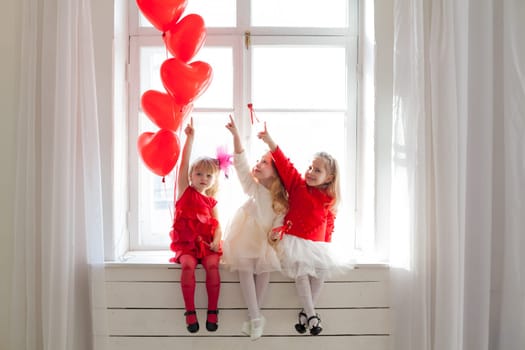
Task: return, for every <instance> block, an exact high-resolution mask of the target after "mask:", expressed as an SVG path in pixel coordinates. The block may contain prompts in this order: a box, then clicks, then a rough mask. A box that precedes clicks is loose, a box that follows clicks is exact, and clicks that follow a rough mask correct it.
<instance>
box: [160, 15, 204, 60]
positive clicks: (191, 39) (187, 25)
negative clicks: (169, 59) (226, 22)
mask: <svg viewBox="0 0 525 350" xmlns="http://www.w3.org/2000/svg"><path fill="white" fill-rule="evenodd" d="M163 39H164V43H165V44H166V47H167V48H168V51H169V52H170V53H171V54H172V55H173V56H174V57H177V58H178V59H180V60H181V61H183V62H188V61H189V60H191V59H192V58H193V56H195V54H196V53H197V52H198V51H199V50H200V48H201V47H202V44H204V40H205V39H206V28H205V27H204V20H203V19H202V17H201V16H199V15H196V14H194V13H192V14H189V15H187V16H185V17H183V18H182V19H181V20H180V21H179V22H177V23H175V24H173V25H171V26H170V28H169V29H168V30H167V31H166V32H165V33H164V35H163Z"/></svg>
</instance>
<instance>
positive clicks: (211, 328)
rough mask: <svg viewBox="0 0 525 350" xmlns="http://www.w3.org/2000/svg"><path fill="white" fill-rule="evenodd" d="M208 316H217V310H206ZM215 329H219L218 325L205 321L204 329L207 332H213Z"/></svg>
mask: <svg viewBox="0 0 525 350" xmlns="http://www.w3.org/2000/svg"><path fill="white" fill-rule="evenodd" d="M210 314H215V315H218V314H219V310H208V315H210ZM217 328H219V325H218V324H217V322H209V321H208V320H206V329H207V330H208V331H209V332H215V331H216V330H217Z"/></svg>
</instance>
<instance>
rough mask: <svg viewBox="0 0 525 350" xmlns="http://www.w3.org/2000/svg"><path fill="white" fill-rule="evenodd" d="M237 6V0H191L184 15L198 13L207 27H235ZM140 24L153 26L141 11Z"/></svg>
mask: <svg viewBox="0 0 525 350" xmlns="http://www.w3.org/2000/svg"><path fill="white" fill-rule="evenodd" d="M235 6H236V1H235V0H190V1H188V5H187V6H186V10H185V11H184V13H183V14H182V17H184V16H186V15H188V14H190V13H196V14H198V15H200V16H201V17H202V18H203V19H204V24H205V26H206V27H207V28H210V27H235V26H236V23H237V21H236V16H237V15H236V9H235ZM182 17H181V18H182ZM179 20H180V19H179ZM139 25H140V26H141V27H153V25H152V24H151V23H150V22H149V21H148V20H147V19H146V17H144V15H142V13H141V12H140V11H139Z"/></svg>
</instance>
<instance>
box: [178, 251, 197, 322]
mask: <svg viewBox="0 0 525 350" xmlns="http://www.w3.org/2000/svg"><path fill="white" fill-rule="evenodd" d="M180 264H181V268H182V272H181V275H180V286H181V290H182V296H183V298H184V305H185V307H186V323H187V324H188V325H191V324H195V323H197V315H196V314H195V313H191V312H192V311H195V267H196V266H197V259H196V258H195V257H193V256H191V255H187V254H186V255H183V256H181V257H180Z"/></svg>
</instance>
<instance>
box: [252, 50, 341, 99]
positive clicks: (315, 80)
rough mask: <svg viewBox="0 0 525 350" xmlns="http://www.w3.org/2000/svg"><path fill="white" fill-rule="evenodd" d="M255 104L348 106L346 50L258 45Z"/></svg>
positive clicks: (254, 65)
mask: <svg viewBox="0 0 525 350" xmlns="http://www.w3.org/2000/svg"><path fill="white" fill-rule="evenodd" d="M252 65H253V80H252V84H253V90H252V92H253V103H254V105H255V106H257V107H261V108H269V107H271V108H288V109H290V108H301V109H305V108H309V109H344V108H346V66H345V49H344V48H338V47H319V46H317V47H298V46H295V47H286V46H273V47H269V46H255V47H254V48H253V63H252Z"/></svg>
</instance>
